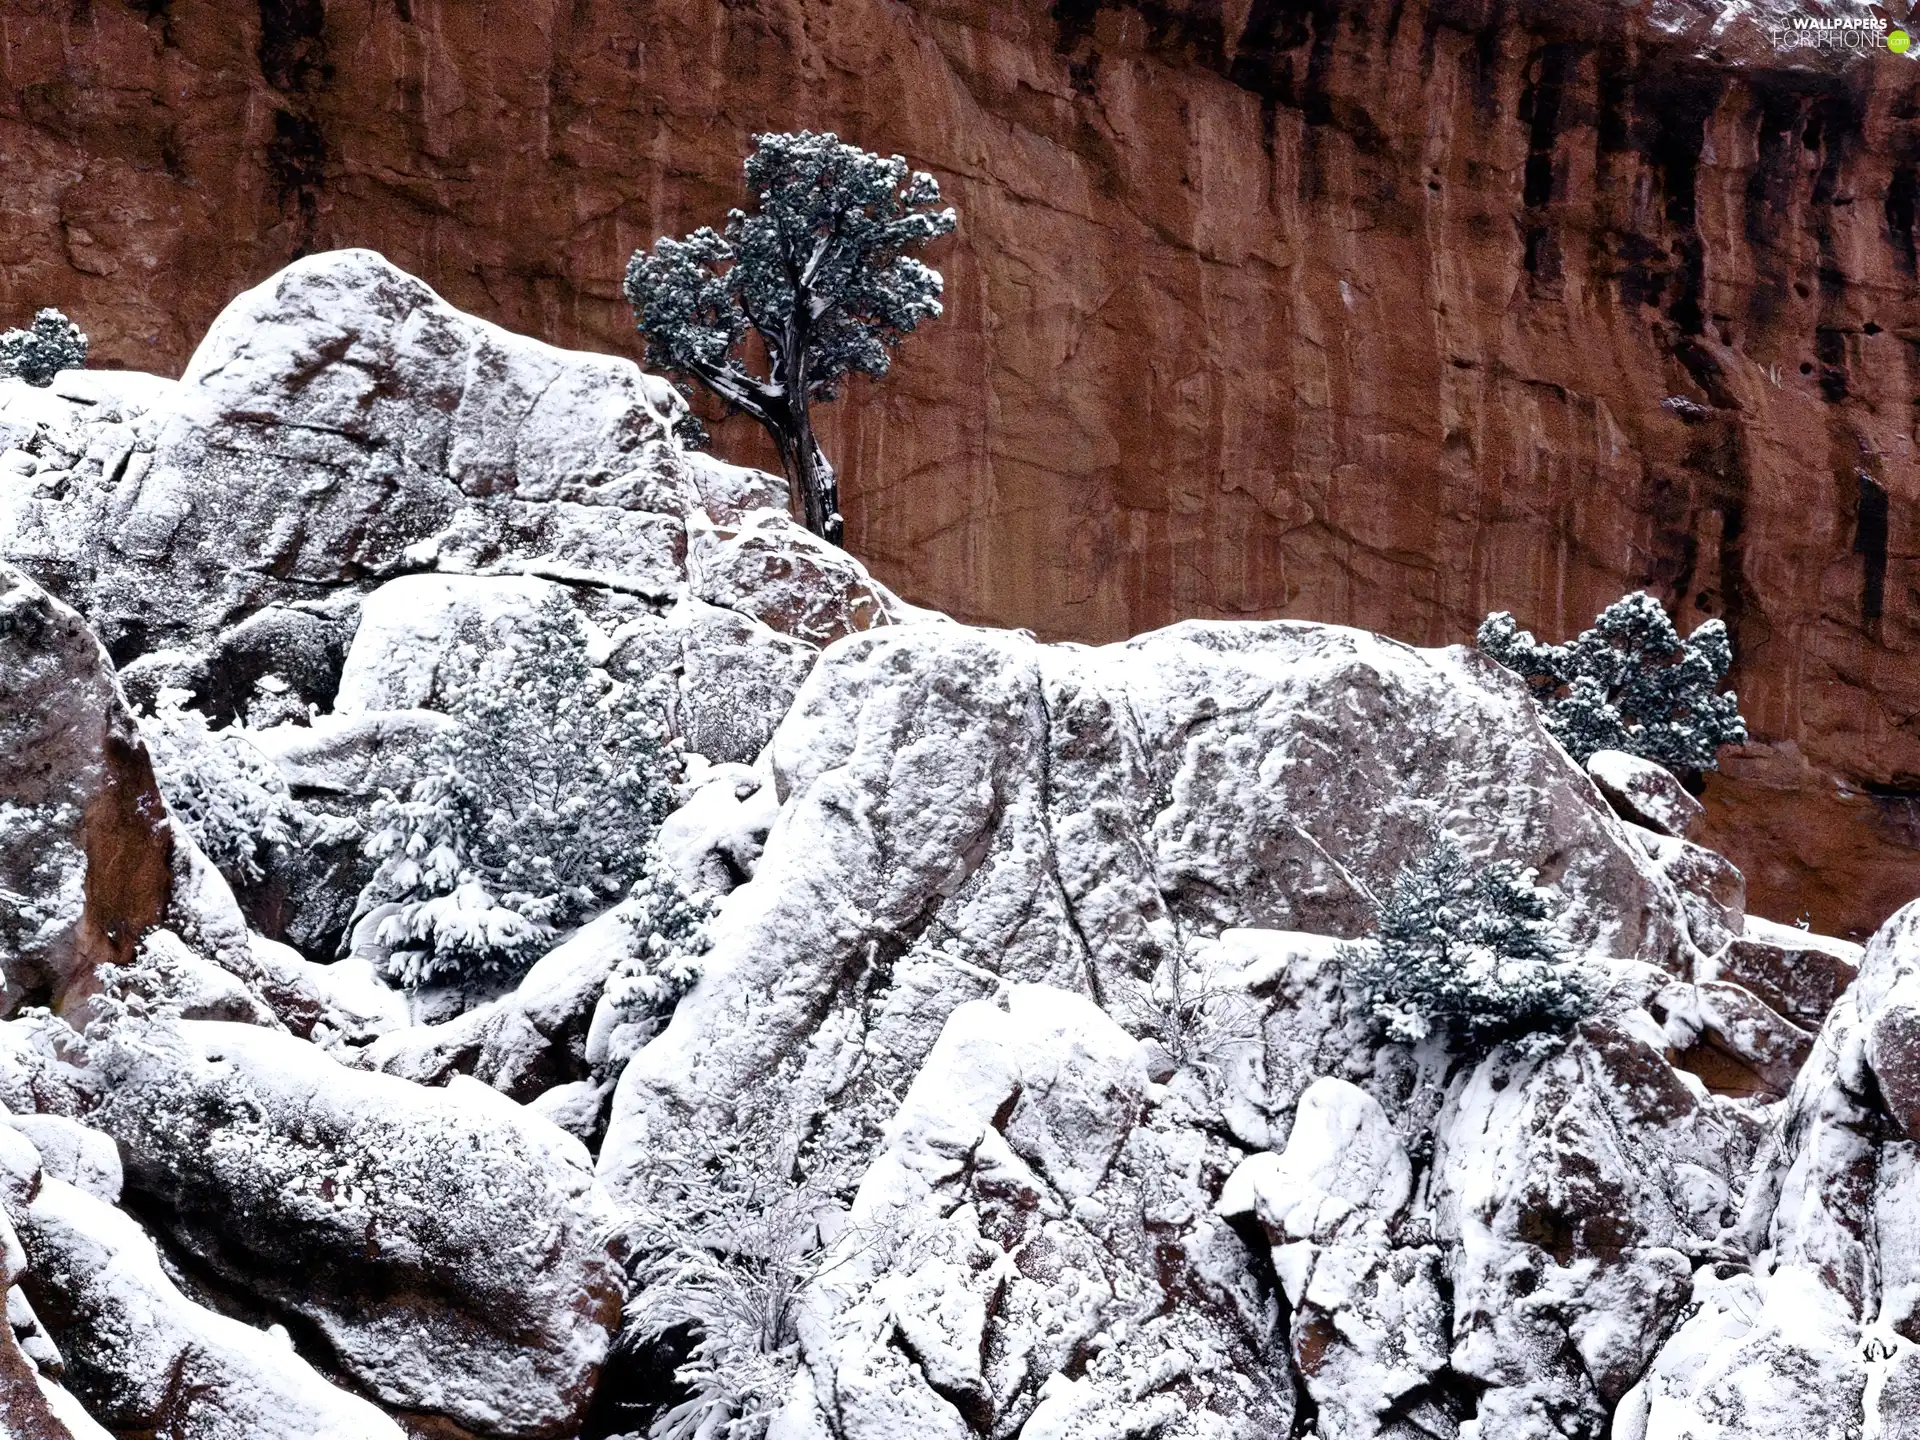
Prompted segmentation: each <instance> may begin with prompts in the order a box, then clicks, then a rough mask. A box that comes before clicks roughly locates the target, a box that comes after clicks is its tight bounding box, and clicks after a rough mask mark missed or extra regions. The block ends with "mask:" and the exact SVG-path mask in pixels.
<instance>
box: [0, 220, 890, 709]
mask: <svg viewBox="0 0 1920 1440" xmlns="http://www.w3.org/2000/svg"><path fill="white" fill-rule="evenodd" d="M19 388H22V389H24V388H27V387H19ZM152 388H153V390H154V393H153V394H152V395H147V396H143V397H142V400H143V403H144V404H145V405H146V406H147V407H148V408H146V409H145V410H142V411H140V412H139V413H137V414H135V415H133V416H132V418H130V419H129V418H127V417H126V416H123V415H121V414H120V412H119V411H118V410H116V411H115V412H114V413H115V417H116V419H115V421H114V422H113V423H108V422H107V421H106V420H105V419H104V418H101V419H94V418H89V417H90V416H91V415H92V414H93V412H96V411H103V408H104V407H103V405H100V404H83V403H81V402H79V401H70V400H65V399H60V398H57V397H54V398H49V397H46V396H45V395H44V392H42V394H41V396H40V397H39V398H29V397H13V396H11V395H9V396H7V397H5V398H4V400H0V449H4V448H6V446H7V444H8V443H9V437H11V443H13V444H14V445H16V446H25V447H27V449H26V450H23V452H22V453H23V456H24V457H25V458H26V459H28V460H30V461H31V463H32V465H33V467H34V473H33V474H31V475H23V476H22V477H21V479H20V480H19V481H18V482H17V483H16V482H14V481H11V480H0V553H5V554H8V555H10V556H12V557H14V558H15V559H16V560H17V561H18V562H19V563H21V564H22V565H23V566H24V567H25V568H26V569H27V570H28V571H29V572H30V573H32V574H33V575H35V576H36V577H37V578H40V579H42V580H44V581H46V582H47V583H50V584H55V585H57V587H58V588H59V590H60V593H61V594H62V595H63V596H66V597H68V598H71V599H73V600H74V601H75V602H76V603H77V604H78V605H79V606H80V608H81V609H82V610H83V611H84V612H85V613H86V614H87V615H88V616H89V618H90V619H91V620H92V621H93V622H94V624H95V626H96V628H97V629H99V631H100V633H101V634H102V635H103V636H104V637H105V638H106V639H107V641H108V643H109V645H110V646H112V647H113V648H114V653H115V654H120V655H124V656H125V657H126V658H129V659H131V658H133V656H134V655H135V654H137V653H138V652H140V651H143V650H145V651H152V650H175V651H182V652H187V653H190V654H193V655H197V656H200V657H203V658H205V659H206V660H207V661H208V662H209V665H210V671H209V676H210V678H209V684H210V687H211V689H212V690H213V691H215V692H217V693H215V694H214V695H212V696H211V697H210V698H211V699H212V701H213V703H214V704H215V706H216V709H217V710H218V712H219V713H220V714H221V715H223V716H224V715H226V714H228V713H230V712H231V713H234V714H249V715H251V714H253V713H254V712H255V709H256V707H257V708H258V710H259V714H260V719H261V723H265V721H266V720H267V719H268V718H269V717H271V716H272V715H274V714H282V715H295V714H298V713H299V712H300V710H301V709H302V708H303V707H304V706H305V705H306V704H308V703H321V704H324V703H325V695H326V693H327V684H328V674H327V664H326V659H327V651H328V649H329V647H331V646H332V645H334V644H335V643H336V641H337V639H338V638H339V637H338V636H335V635H323V634H321V629H322V628H323V627H320V626H316V625H312V624H305V623H303V622H294V621H290V620H289V619H288V615H289V614H290V613H291V612H292V611H297V610H300V609H301V608H302V607H305V608H306V609H307V610H308V611H309V612H311V613H314V614H316V615H319V616H320V617H321V618H323V619H325V618H328V617H336V616H338V615H340V614H343V613H344V611H343V610H341V609H340V607H339V605H338V602H339V601H341V600H348V601H350V599H351V596H352V595H353V594H354V593H356V592H359V591H363V590H366V589H368V588H370V587H371V586H372V585H374V584H377V583H378V582H380V581H382V580H391V579H394V578H395V577H398V576H401V575H404V574H406V573H407V572H411V571H417V570H422V569H437V570H439V571H442V572H450V573H451V572H469V573H471V572H486V573H487V574H491V575H505V576H512V575H514V574H516V573H528V574H539V575H545V576H547V577H548V578H550V579H553V580H556V581H561V582H564V583H567V584H569V585H572V586H574V587H576V588H578V589H581V590H583V591H585V592H591V593H593V594H596V595H599V596H601V597H603V598H607V599H609V600H617V601H619V602H621V603H622V604H624V605H625V606H626V607H627V608H628V609H632V608H633V607H635V606H642V605H658V604H660V603H664V602H666V601H669V600H671V599H672V598H673V595H674V592H675V591H676V590H678V589H679V588H680V587H682V586H688V585H690V586H691V589H692V593H693V594H695V595H696V596H699V597H700V598H702V599H704V600H708V601H711V602H712V603H714V604H716V605H720V606H724V607H727V608H730V609H734V610H737V611H739V612H740V613H742V614H743V615H746V616H748V617H751V618H754V619H758V620H761V621H764V622H765V623H767V624H769V625H771V626H772V627H773V628H774V629H776V630H783V631H787V632H789V633H791V634H793V635H795V636H797V637H799V638H800V639H802V640H805V641H807V642H808V643H811V644H821V643H824V642H825V641H826V640H829V639H831V638H833V637H834V636H836V635H840V634H844V633H847V632H849V631H852V630H858V629H864V628H867V627H868V626H871V625H875V624H886V623H890V622H891V621H894V620H897V619H902V618H906V617H908V616H909V615H911V614H912V613H914V612H912V608H911V607H909V606H905V605H903V604H901V602H900V601H899V600H898V599H897V598H895V597H894V596H892V595H891V593H890V592H888V591H887V590H886V588H885V587H884V586H882V585H880V584H879V583H878V582H877V581H875V580H873V578H872V577H871V576H869V575H868V574H867V573H866V571H865V570H864V569H863V568H862V567H861V566H860V564H859V563H858V562H857V561H855V560H853V559H852V558H851V557H849V556H847V555H846V554H845V553H844V552H842V551H840V550H837V549H835V548H833V547H832V546H828V545H826V544H824V543H823V542H820V541H818V540H815V539H814V538H813V537H812V536H810V535H809V534H808V533H807V532H806V531H805V530H804V529H803V528H802V527H800V526H798V525H796V524H794V523H793V522H792V521H791V520H790V519H788V518H787V516H786V515H785V513H784V509H783V506H784V487H783V486H782V485H781V484H780V483H779V482H778V481H776V480H774V479H773V477H770V476H766V475H762V474H759V473H758V472H755V471H747V470H741V469H739V468H738V467H734V466H728V465H724V464H722V463H721V462H719V461H716V460H713V459H712V458H711V457H708V456H703V455H690V454H687V453H685V452H683V451H682V450H681V449H680V448H679V446H678V444H677V443H676V442H675V441H674V440H673V439H672V438H671V434H670V432H671V430H672V427H673V424H674V422H675V420H676V419H677V418H678V416H679V415H680V414H681V413H683V411H684V403H683V402H682V400H681V399H680V397H679V395H678V393H677V392H676V391H675V390H674V388H673V387H672V386H671V385H670V384H668V383H667V382H666V381H665V380H662V379H660V378H658V377H655V376H650V375H645V374H642V373H641V371H640V370H639V369H638V368H637V367H635V366H634V364H633V363H632V362H631V361H629V360H625V359H621V358H618V357H615V356H611V355H600V354H591V353H587V352H582V351H569V350H561V349H557V348H555V347H553V346H550V345H545V344H542V343H541V342H539V341H537V340H532V339H528V338H526V337H523V336H519V335H514V334H511V333H509V332H507V331H505V330H501V329H500V328H498V327H497V326H494V325H490V324H488V323H487V322H485V321H482V320H478V319H476V318H474V317H472V316H470V315H466V314H463V313H461V312H460V311H458V310H456V309H454V308H453V307H452V306H450V305H448V304H447V303H446V302H445V301H444V300H442V299H441V298H440V297H439V296H438V295H436V294H435V293H434V292H433V291H432V290H431V289H430V288H429V287H428V286H427V285H425V284H424V283H423V282H421V281H420V280H418V279H415V278H414V277H413V276H411V275H408V274H406V273H404V272H403V271H401V270H399V269H397V268H395V267H394V266H393V265H391V264H389V263H388V262H387V261H386V260H384V259H383V258H381V257H380V256H379V255H377V254H375V253H373V252H372V251H369V250H337V251H331V252H327V253H323V254H317V255H309V256H306V257H305V258H303V259H300V260H297V261H295V262H294V263H293V264H292V265H290V266H288V267H287V268H286V269H285V270H283V271H281V272H280V273H279V274H277V275H275V276H273V277H271V278H270V279H268V280H266V281H265V282H263V283H262V284H260V285H258V286H256V287H254V288H253V289H252V290H249V291H246V292H245V293H244V294H241V295H239V296H237V297H236V298H235V299H234V300H233V301H232V303H230V304H229V305H228V306H227V308H226V309H225V310H224V311H222V312H221V314H220V316H219V317H218V318H217V319H216V320H215V321H214V323H213V325H212V327H211V328H210V329H209V330H208V331H207V334H206V336H205V337H204V338H203V339H202V341H201V343H200V346H199V348H198V349H197V350H195V352H194V354H193V357H192V359H191V360H190V361H189V362H188V364H187V368H186V372H185V374H184V375H183V376H182V377H181V379H180V381H179V383H178V384H177V385H173V384H171V383H170V382H169V383H165V384H162V385H160V386H158V387H152ZM121 408H122V409H125V408H127V407H126V406H124V405H123V406H122V407H121ZM28 410H31V411H33V413H32V414H31V415H29V414H27V413H26V412H27V411H28ZM43 412H44V413H43ZM83 412H84V413H83ZM42 452H44V453H42ZM6 473H7V472H5V471H0V474H6ZM316 477H318V478H316ZM716 526H719V527H724V528H722V529H716V528H715V527H716ZM696 549H697V550H699V551H700V554H698V555H695V554H694V553H693V552H694V551H695V550H696ZM274 607H283V608H280V609H275V608H274ZM257 614H269V615H273V616H275V617H276V618H275V619H274V620H273V621H271V622H268V621H258V620H255V619H254V618H252V617H254V616H255V615H257ZM282 622H285V623H282ZM250 625H251V626H254V627H255V629H254V631H248V628H247V627H249V626H250ZM296 631H298V632H299V633H295V632H296ZM242 632H247V633H244V634H243V633H242ZM269 632H271V633H269ZM316 642H317V643H316ZM295 671H298V672H299V673H294V672H295ZM267 682H271V683H270V684H267V689H266V690H265V691H264V692H263V691H261V690H260V688H259V687H260V686H261V685H262V684H264V683H267ZM282 687H284V688H282ZM240 691H244V692H245V693H239V692H240Z"/></svg>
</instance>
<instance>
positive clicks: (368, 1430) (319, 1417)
mask: <svg viewBox="0 0 1920 1440" xmlns="http://www.w3.org/2000/svg"><path fill="white" fill-rule="evenodd" d="M9 1137H11V1140H9ZM38 1162H39V1156H38V1154H37V1152H36V1151H35V1150H34V1149H33V1147H32V1146H31V1145H30V1144H29V1143H27V1142H26V1141H25V1140H24V1138H22V1137H21V1136H20V1132H19V1131H18V1130H16V1129H13V1128H12V1127H10V1126H6V1125H4V1124H0V1209H4V1212H5V1215H6V1218H7V1219H8V1220H10V1221H11V1222H12V1226H13V1229H14V1231H15V1232H17V1234H18V1236H19V1244H20V1247H21V1249H22V1251H23V1252H24V1258H25V1261H26V1271H25V1274H24V1276H22V1277H21V1285H22V1288H23V1290H24V1292H25V1294H26V1296H27V1298H28V1300H29V1301H31V1303H32V1305H33V1310H34V1314H35V1315H36V1316H37V1317H38V1318H39V1319H40V1320H41V1321H42V1322H44V1323H45V1324H46V1326H47V1327H48V1329H49V1330H50V1331H51V1333H52V1335H53V1338H54V1340H55V1342H56V1343H57V1344H58V1346H59V1350H60V1354H61V1356H62V1358H63V1360H64V1362H65V1369H64V1374H63V1377H62V1380H63V1384H64V1386H65V1387H66V1388H68V1389H71V1390H72V1392H73V1394H74V1396H75V1397H76V1398H77V1399H78V1400H79V1401H81V1402H82V1404H84V1405H85V1407H86V1410H87V1412H88V1413H89V1414H91V1415H92V1416H93V1417H94V1418H96V1419H98V1420H100V1421H102V1422H103V1423H105V1424H106V1425H108V1426H111V1427H112V1428H113V1429H114V1430H116V1431H118V1432H120V1433H121V1434H127V1433H136V1434H142V1435H146V1434H165V1435H170V1436H178V1437H180V1440H229V1437H233V1440H237V1437H240V1436H250V1437H257V1440H389V1437H391V1440H401V1436H402V1433H403V1432H402V1431H401V1429H400V1427H399V1426H398V1425H396V1424H395V1423H394V1422H393V1421H392V1420H390V1419H388V1418H387V1417H386V1416H385V1415H383V1414H381V1413H380V1411H379V1410H378V1409H376V1408H375V1407H374V1406H372V1405H370V1404H368V1403H367V1402H366V1401H365V1400H362V1399H359V1398H357V1397H355V1396H352V1395H349V1394H346V1393H345V1392H344V1391H341V1390H339V1389H337V1388H335V1387H334V1386H333V1385H330V1384H329V1383H328V1382H327V1381H326V1380H324V1379H322V1378H321V1376H320V1375H319V1374H318V1373H316V1372H315V1370H314V1369H313V1368H312V1366H310V1365H309V1364H308V1363H307V1362H306V1361H305V1360H303V1359H301V1358H300V1357H299V1356H298V1355H297V1354H295V1353H294V1350H293V1346H292V1344H291V1343H290V1342H289V1341H288V1340H287V1339H286V1338H285V1334H284V1332H281V1333H280V1334H279V1335H275V1334H272V1333H269V1332H266V1331H261V1330H256V1329H253V1328H252V1327H250V1326H247V1325H243V1324H241V1323H240V1322H239V1321H237V1320H231V1319H228V1318H227V1317H225V1316H223V1315H217V1314H215V1313H213V1312H212V1311H210V1310H207V1309H205V1308H203V1307H202V1306H200V1305H197V1304H195V1303H194V1302H193V1301H192V1300H190V1299H188V1298H187V1297H186V1296H185V1295H183V1294H181V1293H180V1291H179V1289H178V1288H177V1287H176V1286H175V1285H174V1283H173V1281H172V1280H170V1279H169V1278H168V1277H167V1274H166V1272H165V1270H164V1269H163V1268H162V1265H161V1262H160V1257H159V1255H158V1253H157V1252H156V1251H155V1249H154V1246H153V1242H152V1241H151V1240H149V1239H148V1238H147V1236H146V1235H145V1234H144V1233H143V1232H142V1231H141V1229H140V1227H139V1225H137V1224H136V1223H135V1222H134V1221H133V1220H132V1219H131V1218H129V1217H128V1216H127V1215H125V1214H123V1213H122V1212H120V1211H119V1210H116V1209H115V1208H113V1206H111V1205H109V1204H107V1203H105V1202H104V1201H102V1200H100V1199H99V1198H97V1197H96V1196H94V1195H90V1194H88V1193H87V1192H86V1191H84V1190H81V1189H78V1188H76V1187H74V1186H72V1185H70V1184H68V1183H67V1182H65V1181H63V1180H59V1179H56V1178H54V1177H53V1176H51V1175H48V1174H46V1173H45V1172H43V1171H42V1170H41V1168H40V1166H39V1163H38ZM28 1433H31V1432H28ZM53 1433H55V1434H58V1433H59V1432H57V1431H55V1432H53Z"/></svg>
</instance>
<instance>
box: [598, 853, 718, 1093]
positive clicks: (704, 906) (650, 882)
mask: <svg viewBox="0 0 1920 1440" xmlns="http://www.w3.org/2000/svg"><path fill="white" fill-rule="evenodd" d="M620 913H621V914H622V916H623V918H624V920H625V922H626V924H627V925H628V927H629V928H630V929H631V930H632V932H633V937H634V942H635V943H634V948H633V951H632V953H631V954H629V955H628V956H627V957H626V958H625V959H623V960H622V961H621V962H620V963H619V964H618V965H617V966H615V967H614V971H613V974H612V975H611V976H609V977H608V979H607V984H606V989H605V990H604V991H603V992H602V994H601V998H600V1003H599V1005H598V1006H597V1007H596V1008H595V1010H594V1012H593V1027H592V1029H591V1031H590V1032H589V1033H588V1035H587V1061H588V1063H589V1064H590V1065H592V1066H593V1068H594V1070H595V1072H596V1073H599V1074H604V1075H606V1076H607V1077H608V1078H609V1079H611V1078H614V1077H616V1076H618V1075H619V1073H620V1070H621V1069H622V1068H623V1067H624V1066H625V1064H626V1062H627V1061H628V1060H630V1059H631V1058H632V1057H633V1055H634V1053H635V1052H636V1051H638V1050H639V1048H640V1047H641V1046H642V1045H644V1044H646V1042H647V1041H648V1040H650V1039H652V1038H653V1037H654V1035H656V1034H657V1033H659V1030H660V1027H661V1026H663V1025H664V1024H666V1022H667V1020H668V1018H669V1017H670V1016H672V1014H673V1007H674V1006H675V1005H677V1004H679V1003H680V997H681V996H683V995H685V994H686V993H687V992H688V991H689V990H691V989H692V988H693V982H694V981H696V980H698V979H699V978H700V970H701V957H703V956H704V955H705V954H706V953H707V951H708V950H709V949H710V948H712V944H713V942H712V940H711V939H710V938H709V937H708V934H707V922H708V921H710V920H711V919H712V918H713V914H714V902H713V897H712V896H711V895H709V894H707V893H706V892H705V891H701V890H688V889H687V888H686V887H685V886H684V885H682V884H681V883H680V877H679V875H678V874H677V873H676V872H675V870H674V868H673V865H672V863H671V862H670V861H669V860H667V858H666V857H665V856H664V855H662V854H661V853H660V849H659V847H658V846H657V845H650V846H648V847H647V851H646V855H645V857H644V860H643V862H642V868H641V873H640V878H639V879H638V880H636V881H634V883H633V889H632V891H631V892H630V893H629V894H628V897H627V899H626V901H625V903H623V904H622V905H621V906H620Z"/></svg>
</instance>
